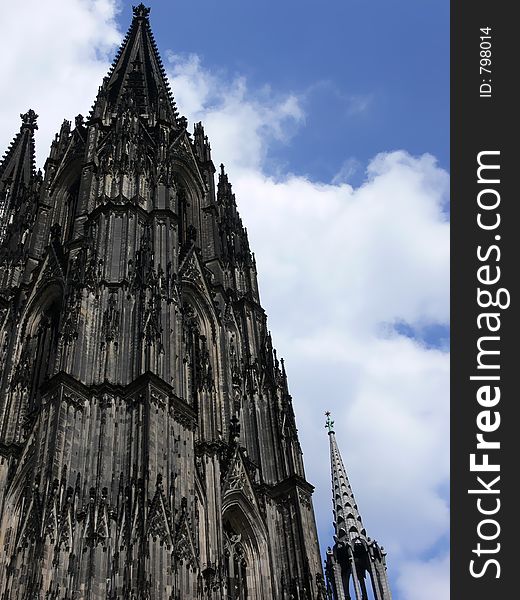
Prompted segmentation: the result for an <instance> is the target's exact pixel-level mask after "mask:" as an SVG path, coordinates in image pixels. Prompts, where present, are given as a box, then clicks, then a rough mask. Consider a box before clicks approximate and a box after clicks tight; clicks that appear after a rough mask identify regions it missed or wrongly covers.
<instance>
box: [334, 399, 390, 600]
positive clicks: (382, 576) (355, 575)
mask: <svg viewBox="0 0 520 600" xmlns="http://www.w3.org/2000/svg"><path fill="white" fill-rule="evenodd" d="M325 416H326V417H327V420H326V422H325V427H326V429H327V430H328V434H329V442H330V464H331V474H332V502H333V510H334V529H335V531H336V535H335V536H334V542H335V543H334V547H333V548H332V549H331V548H329V549H328V551H327V560H326V562H325V564H326V567H325V571H326V574H327V580H328V582H329V586H330V589H331V591H332V598H333V600H345V598H355V599H356V600H367V598H368V597H369V596H368V592H367V586H368V585H371V586H372V594H373V595H372V597H373V598H374V599H375V600H391V599H392V594H391V592H390V586H389V585H388V576H387V570H386V558H385V557H386V554H385V553H384V551H383V548H382V547H380V546H379V544H378V543H377V542H376V541H375V540H371V539H370V538H369V537H367V535H366V531H365V528H364V527H363V521H362V520H361V515H360V514H359V511H358V507H357V504H356V500H355V498H354V493H353V491H352V488H351V487H350V482H349V480H348V477H347V472H346V469H345V465H344V464H343V460H342V458H341V454H340V451H339V448H338V443H337V441H336V434H335V432H334V421H333V420H332V418H331V414H330V411H327V412H326V413H325ZM350 588H352V591H353V595H352V594H351V590H350Z"/></svg>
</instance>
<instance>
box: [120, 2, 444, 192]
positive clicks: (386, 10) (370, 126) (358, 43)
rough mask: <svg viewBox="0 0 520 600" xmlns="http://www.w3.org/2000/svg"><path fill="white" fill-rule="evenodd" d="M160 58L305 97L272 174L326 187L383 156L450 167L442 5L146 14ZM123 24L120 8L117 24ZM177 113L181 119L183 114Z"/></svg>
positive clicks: (191, 6) (265, 5)
mask: <svg viewBox="0 0 520 600" xmlns="http://www.w3.org/2000/svg"><path fill="white" fill-rule="evenodd" d="M152 11H153V12H152V20H153V27H154V32H155V35H156V38H157V41H158V44H159V46H160V47H161V48H169V49H171V50H173V51H174V52H176V53H196V54H197V55H199V56H200V57H201V60H202V61H203V63H204V66H205V68H206V69H209V70H211V71H214V70H216V71H220V70H222V69H225V70H226V71H228V73H229V74H235V73H240V74H241V75H244V76H246V77H247V79H248V82H249V85H250V86H251V87H252V88H255V87H256V88H262V87H263V86H265V85H270V86H271V87H272V88H273V90H275V91H276V92H278V93H280V94H282V93H284V92H285V93H288V92H290V93H294V92H296V93H298V94H299V95H303V96H304V103H303V104H304V107H305V115H306V119H305V127H302V128H301V129H299V131H298V132H297V133H296V135H295V137H294V139H293V143H292V144H291V145H290V146H284V147H282V148H279V147H276V148H272V149H271V156H270V158H271V159H272V162H273V165H271V166H272V168H275V167H274V165H276V166H279V163H280V162H281V163H282V164H283V165H284V168H285V169H286V170H289V171H292V172H294V173H297V174H309V175H311V176H313V177H317V178H319V179H320V180H323V181H330V180H331V179H332V178H333V177H334V176H335V175H336V173H337V172H338V171H340V168H341V166H342V158H343V157H345V156H347V157H352V158H353V159H356V160H357V161H358V162H359V163H360V165H361V167H360V172H358V173H356V177H355V180H356V181H357V182H359V181H360V180H361V179H360V178H361V177H362V166H363V165H365V164H366V163H367V161H368V160H369V159H370V158H372V157H373V156H374V155H375V154H376V153H377V152H380V151H381V149H382V148H384V149H386V150H394V149H400V148H406V149H407V150H408V151H409V152H410V153H411V154H414V155H416V154H422V153H424V152H429V153H431V154H433V155H434V156H436V157H437V159H438V160H439V163H440V165H441V166H442V167H444V168H447V167H448V162H449V137H448V135H449V134H448V124H449V94H448V89H449V88H448V86H449V26H448V25H449V3H448V2H445V1H441V2H439V1H435V0H421V1H420V2H417V1H411V0H396V1H394V2H388V1H386V0H368V1H367V0H364V1H361V0H338V1H331V0H325V1H324V2H320V3H316V2H309V1H308V0H303V1H297V0H282V1H281V2H280V1H278V2H276V1H272V0H264V1H262V2H244V1H243V0H222V1H220V2H216V1H214V0H206V1H198V2H179V1H177V2H170V1H159V2H157V1H156V2H154V3H153V7H152ZM130 18H131V8H130V3H125V5H124V8H123V12H122V13H121V18H120V19H118V20H119V21H120V22H121V23H125V24H126V23H128V22H129V19H130ZM181 108H182V107H181Z"/></svg>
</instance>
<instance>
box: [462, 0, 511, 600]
mask: <svg viewBox="0 0 520 600" xmlns="http://www.w3.org/2000/svg"><path fill="white" fill-rule="evenodd" d="M514 9H515V6H514V3H510V2H483V1H482V0H461V1H459V2H456V1H453V2H452V7H451V99H452V100H451V102H452V108H451V153H452V154H451V157H452V158H451V160H452V168H451V177H452V194H451V214H452V217H451V226H452V240H451V243H452V246H451V251H452V273H451V294H452V368H451V377H452V398H451V406H452V412H451V457H452V458H451V460H452V470H451V598H452V599H453V600H463V599H464V600H465V599H466V598H468V599H471V600H481V599H482V600H484V599H485V600H490V599H493V598H513V597H514V598H516V597H520V591H519V590H518V589H517V588H518V583H517V582H518V575H519V574H520V571H519V568H518V566H517V564H516V563H517V557H516V551H517V550H516V548H517V544H516V543H515V542H516V539H517V536H518V534H520V503H519V502H518V494H515V491H514V488H515V487H516V486H517V485H518V483H519V482H520V468H519V463H520V418H519V417H520V411H519V406H520V393H519V384H518V381H519V380H520V350H519V348H520V324H519V323H520V319H519V316H520V294H519V291H518V288H519V286H518V279H519V276H520V229H519V223H520V217H518V216H517V215H519V214H520V211H519V208H520V149H519V148H518V141H517V140H518V138H519V133H520V127H519V117H518V114H519V113H520V100H519V96H518V91H516V90H517V89H518V78H519V77H518V73H519V72H520V68H519V65H518V58H520V50H519V47H518V44H517V40H518V39H519V35H518V32H517V31H516V29H517V23H516V19H515V18H514V17H513V13H514ZM513 103H514V104H515V107H514V108H513Z"/></svg>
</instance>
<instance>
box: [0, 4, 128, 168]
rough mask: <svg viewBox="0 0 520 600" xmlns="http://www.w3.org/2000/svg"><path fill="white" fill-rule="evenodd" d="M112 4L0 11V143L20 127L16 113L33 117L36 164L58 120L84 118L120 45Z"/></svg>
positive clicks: (27, 6)
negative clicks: (30, 111) (35, 116)
mask: <svg viewBox="0 0 520 600" xmlns="http://www.w3.org/2000/svg"><path fill="white" fill-rule="evenodd" d="M116 5H117V3H116V1H115V0H67V1H66V2H64V1H63V0H46V1H45V2H41V1H40V0H23V2H18V3H11V4H10V6H9V9H8V10H7V9H5V10H3V11H2V37H1V40H0V45H1V49H2V78H3V81H4V85H3V86H2V99H1V103H2V120H1V121H0V145H4V146H7V144H8V143H9V141H10V140H11V139H12V138H13V136H14V134H16V133H17V132H18V129H19V126H20V119H19V114H20V113H24V112H26V111H27V109H28V108H33V109H34V110H35V111H36V113H37V114H38V115H39V117H40V118H39V119H38V125H39V131H38V133H37V142H38V143H37V147H38V155H37V161H38V164H39V165H43V163H44V161H45V158H46V157H47V155H48V151H49V147H50V143H51V141H52V139H53V137H54V134H55V133H56V131H57V130H58V129H59V127H60V125H61V123H62V121H63V119H64V118H67V119H69V120H72V121H73V120H74V117H75V116H76V115H77V114H79V113H82V114H83V115H86V114H87V113H88V111H89V110H90V108H91V106H92V103H93V101H94V99H95V96H96V93H97V89H98V86H99V85H100V84H101V81H102V79H103V77H104V76H105V75H106V73H107V70H108V67H109V54H110V53H111V52H112V51H113V49H114V47H115V45H116V44H119V43H120V41H121V33H120V31H119V30H118V27H117V24H116V22H115V20H114V17H115V15H116Z"/></svg>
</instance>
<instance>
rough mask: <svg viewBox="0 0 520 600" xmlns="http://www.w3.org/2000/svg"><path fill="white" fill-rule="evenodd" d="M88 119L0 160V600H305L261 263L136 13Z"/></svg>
mask: <svg viewBox="0 0 520 600" xmlns="http://www.w3.org/2000/svg"><path fill="white" fill-rule="evenodd" d="M148 14H149V9H147V8H146V7H144V6H143V5H142V4H141V5H139V6H138V7H136V8H135V9H134V17H133V21H132V24H131V27H130V29H129V31H128V34H127V35H126V37H125V40H124V42H123V44H122V46H121V48H120V50H119V52H118V53H117V56H116V58H115V60H114V64H113V66H112V68H111V70H110V72H109V73H108V75H107V77H105V79H104V80H103V83H102V85H101V87H100V89H99V93H98V96H97V98H96V100H95V103H94V106H93V108H92V111H91V113H90V115H89V116H88V117H87V118H83V117H82V116H81V115H78V117H77V118H76V119H75V123H74V126H72V124H71V123H70V122H68V121H64V123H63V125H62V127H61V129H60V131H59V133H58V134H57V135H56V137H55V139H54V141H53V143H52V146H51V150H50V155H49V157H48V159H47V161H46V163H45V167H44V173H43V175H42V174H41V173H40V172H36V171H35V167H34V138H33V136H34V130H35V129H36V128H37V124H36V118H37V115H35V113H34V112H33V111H29V112H27V113H26V114H24V115H22V125H21V128H20V133H18V134H17V135H16V136H15V138H14V140H13V143H12V144H11V146H10V148H9V150H8V151H7V154H6V155H5V156H4V158H3V160H2V162H1V163H0V356H1V379H0V517H1V523H0V599H1V600H29V599H30V600H36V599H38V600H49V599H53V600H54V599H55V600H58V599H59V600H65V599H67V600H73V599H74V600H87V599H88V600H101V599H121V600H123V599H124V600H137V599H139V600H144V599H147V600H195V599H197V600H199V599H213V600H222V599H236V600H245V599H246V598H247V599H248V600H271V599H273V600H274V599H280V600H281V599H287V600H288V599H290V598H292V599H300V600H318V599H321V598H324V597H325V590H324V586H323V584H322V581H323V578H322V568H321V561H320V555H319V548H318V541H317V534H316V527H315V520H314V513H313V509H312V501H311V495H312V490H313V488H312V486H311V485H310V484H309V483H307V481H306V479H305V474H304V469H303V461H302V452H301V449H300V445H299V442H298V436H297V430H296V425H295V420H294V413H293V408H292V403H291V396H290V395H289V392H288V388H287V380H286V375H285V370H284V368H283V363H279V361H278V359H277V358H276V354H275V352H274V350H273V347H272V343H271V336H270V334H269V332H268V330H267V322H266V315H265V313H264V310H263V309H262V307H261V305H260V300H259V295H258V287H257V276H256V266H255V262H254V258H253V256H252V254H251V252H250V249H249V243H248V239H247V234H246V231H245V229H244V227H243V226H242V222H241V220H240V217H239V215H238V212H237V207H236V202H235V197H234V194H233V193H232V189H231V185H230V183H229V181H228V177H227V175H226V173H225V172H224V169H223V167H222V169H221V171H220V173H219V175H218V183H217V185H215V182H214V174H215V168H214V166H213V162H212V159H211V152H210V146H209V143H208V140H207V137H206V136H205V134H204V129H203V127H202V125H201V124H200V123H198V124H196V125H195V130H194V133H193V134H190V133H188V131H187V123H186V119H184V118H183V117H180V116H179V114H178V112H177V109H176V106H175V103H174V101H173V97H172V95H171V93H170V90H169V87H168V83H167V80H166V76H165V72H164V69H163V66H162V64H161V60H160V58H159V55H158V51H157V48H156V45H155V42H154V40H153V36H152V33H151V30H150V24H149V21H148Z"/></svg>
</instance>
